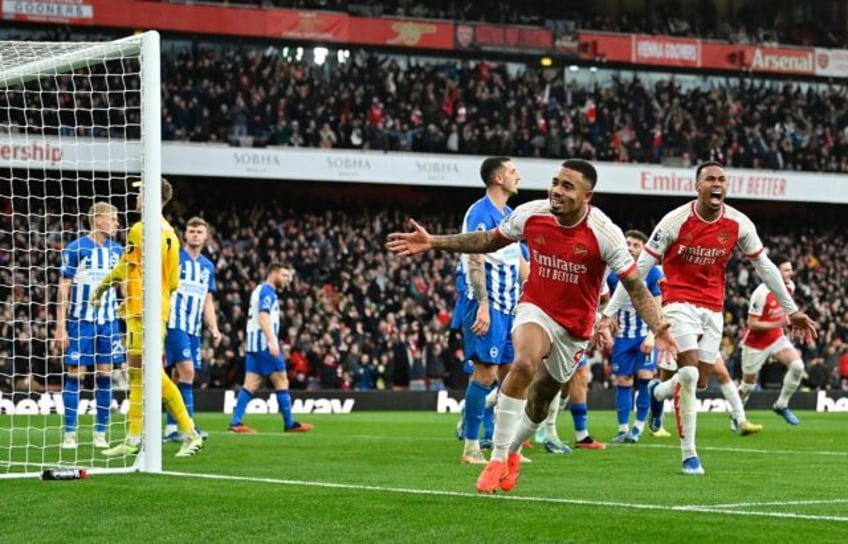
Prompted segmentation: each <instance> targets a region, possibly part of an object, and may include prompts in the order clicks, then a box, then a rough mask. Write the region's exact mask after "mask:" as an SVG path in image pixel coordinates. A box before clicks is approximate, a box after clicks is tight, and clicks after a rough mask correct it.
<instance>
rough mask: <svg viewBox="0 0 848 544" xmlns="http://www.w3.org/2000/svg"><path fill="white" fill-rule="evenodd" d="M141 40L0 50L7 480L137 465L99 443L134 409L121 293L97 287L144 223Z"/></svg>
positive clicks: (1, 438)
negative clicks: (95, 300)
mask: <svg viewBox="0 0 848 544" xmlns="http://www.w3.org/2000/svg"><path fill="white" fill-rule="evenodd" d="M140 41H141V37H140V36H139V37H133V38H127V39H124V40H119V41H117V42H104V43H49V42H0V207H1V208H2V213H0V476H2V475H11V476H14V475H23V474H37V473H39V472H40V471H42V470H44V469H46V468H53V467H59V466H72V467H80V468H87V469H90V470H93V471H98V470H101V469H102V470H114V469H123V470H126V469H128V468H129V467H131V466H132V464H133V463H135V458H134V457H132V456H130V457H118V458H107V457H106V456H104V455H103V454H102V451H103V449H104V448H103V446H104V444H103V443H102V440H100V441H98V440H97V438H98V436H99V437H100V438H105V440H106V441H107V443H108V444H109V445H115V444H116V443H119V442H120V441H121V440H122V439H123V437H124V434H125V432H126V413H127V408H128V401H127V392H126V363H125V355H124V347H123V340H122V330H123V324H122V323H121V321H120V320H119V319H118V311H119V308H118V307H119V305H120V304H121V289H115V290H113V291H112V292H110V293H107V295H106V296H105V297H104V298H103V304H102V305H100V306H99V307H96V306H94V305H92V304H91V293H92V291H93V289H94V287H95V286H96V285H97V284H98V283H99V282H100V280H101V279H102V278H103V277H104V276H105V275H106V273H107V272H108V271H109V269H110V268H111V266H112V265H114V264H115V262H116V261H117V258H118V257H119V255H120V252H121V251H122V248H123V244H124V241H125V235H126V232H127V229H128V226H129V225H131V224H132V223H134V222H135V221H137V220H138V219H139V214H138V212H136V211H135V210H136V195H135V194H134V192H136V191H138V189H135V188H134V187H133V181H135V180H138V179H139V175H140V172H141V165H142V153H141V149H142V147H141V138H142V130H141V108H142V105H143V97H142V91H141V89H142V84H141V82H142V78H141V75H142V74H141V52H140V51H141V49H140ZM92 212H93V213H92ZM74 407H75V408H76V409H75V410H74ZM100 433H102V434H100Z"/></svg>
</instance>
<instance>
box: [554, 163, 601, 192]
mask: <svg viewBox="0 0 848 544" xmlns="http://www.w3.org/2000/svg"><path fill="white" fill-rule="evenodd" d="M562 167H563V168H568V169H570V170H576V171H578V172H580V173H581V174H582V175H583V177H584V178H585V179H586V181H588V182H589V185H591V186H592V189H594V188H595V184H597V183H598V171H597V170H596V169H595V167H594V166H592V163H590V162H589V161H587V160H583V159H566V160H565V161H563V163H562Z"/></svg>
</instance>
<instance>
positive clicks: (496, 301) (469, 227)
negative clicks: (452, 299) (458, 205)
mask: <svg viewBox="0 0 848 544" xmlns="http://www.w3.org/2000/svg"><path fill="white" fill-rule="evenodd" d="M510 213H512V208H510V207H509V206H504V209H503V211H501V210H499V209H498V208H497V206H495V204H494V203H493V202H492V201H491V200H489V197H488V196H483V198H481V199H480V200H478V201H477V202H475V203H474V204H472V205H471V207H470V208H468V211H467V212H466V213H465V219H464V220H463V221H462V232H474V231H479V230H484V231H485V230H492V229H494V228H496V227H497V226H498V225H500V224H501V221H502V220H503V219H504V217H506V216H508V215H509V214H510ZM520 257H521V247H520V245H519V244H518V243H517V242H516V243H514V244H509V245H508V246H506V247H503V248H501V249H499V250H497V251H493V252H492V253H486V254H485V255H484V259H485V264H484V265H485V271H486V292H487V293H488V294H489V305H490V306H491V307H492V309H494V310H497V311H499V312H501V313H505V314H509V313H512V311H513V309H514V308H515V305H516V304H517V303H518V297H519V296H520V295H521V280H520V278H519V275H518V271H519V263H520V260H521V259H520ZM461 271H462V273H463V274H464V276H465V277H464V281H465V285H466V289H465V291H466V293H465V296H466V298H469V299H472V298H474V293H473V291H472V289H471V280H470V278H469V276H468V255H463V256H462V262H461Z"/></svg>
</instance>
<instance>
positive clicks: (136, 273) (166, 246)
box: [93, 178, 203, 457]
mask: <svg viewBox="0 0 848 544" xmlns="http://www.w3.org/2000/svg"><path fill="white" fill-rule="evenodd" d="M139 185H140V183H136V184H135V186H139ZM172 194H173V188H172V187H171V184H170V183H169V182H168V180H166V179H165V178H162V207H163V208H164V207H165V204H167V203H168V201H169V200H171V196H172ZM143 200H144V199H143V195H142V193H141V190H140V191H139V195H138V201H137V204H136V209H137V210H138V211H141V208H142V202H143ZM141 237H142V222H141V221H138V222H137V223H135V224H134V225H133V226H132V227H131V228H130V232H129V234H128V235H127V245H126V250H125V251H124V254H123V255H122V256H121V259H120V260H119V261H118V264H117V265H115V267H114V268H113V269H112V270H111V271H110V272H109V274H108V275H107V276H106V277H105V278H103V280H102V281H101V282H100V285H98V286H97V289H96V290H95V292H94V295H93V300H94V302H95V304H98V303H99V301H100V298H101V297H102V296H103V294H104V293H106V292H107V291H108V290H109V289H110V288H112V287H113V286H114V285H116V284H119V283H121V282H126V299H125V300H124V303H123V304H122V305H121V309H120V310H121V316H122V317H123V318H124V319H125V320H126V322H127V360H128V362H129V377H130V412H129V432H128V433H127V438H126V440H125V441H124V443H122V444H119V445H117V446H115V447H114V448H110V449H107V450H103V452H102V453H103V455H105V456H107V457H119V456H125V455H133V454H137V453H138V452H139V449H140V448H141V429H142V401H141V397H142V380H141V378H142V369H141V351H142V334H143V333H142V319H141V314H142V310H143V308H142V274H143V270H142V259H141V248H142V243H141ZM179 267H180V242H179V239H178V238H177V235H176V233H175V232H174V229H173V227H171V225H170V224H169V223H168V222H167V221H166V220H165V218H164V217H163V218H162V293H161V296H162V329H161V331H160V334H161V337H162V338H163V339H164V336H165V323H166V321H167V320H168V315H169V313H170V303H171V293H172V292H173V291H175V290H176V289H177V287H178V286H179V281H180V268H179ZM148 332H151V333H152V332H153V331H148ZM162 400H163V402H164V404H165V408H166V409H167V410H168V412H170V413H171V415H172V416H173V418H174V419H175V420H176V422H177V428H178V429H179V430H180V433H181V434H182V436H183V442H182V446H181V447H180V450H179V451H178V452H177V455H176V456H177V457H190V456H192V455H194V454H195V453H197V452H198V451H200V450H201V449H202V448H203V438H201V437H200V435H199V434H198V433H197V432H196V431H195V430H194V422H192V420H191V418H190V417H189V415H188V411H187V410H186V407H185V403H183V399H182V396H181V395H180V390H179V389H178V388H177V386H176V385H174V382H172V381H171V379H170V378H169V377H168V375H167V374H166V373H165V369H164V368H162Z"/></svg>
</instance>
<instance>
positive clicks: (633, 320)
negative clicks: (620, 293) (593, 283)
mask: <svg viewBox="0 0 848 544" xmlns="http://www.w3.org/2000/svg"><path fill="white" fill-rule="evenodd" d="M662 279H663V273H662V269H661V268H660V267H659V266H654V267H653V268H651V270H649V271H648V275H647V276H645V285H646V286H647V287H648V291H650V293H651V294H652V295H654V296H655V297H656V296H659V295H661V294H662V291H661V290H660V281H662ZM607 285H609V288H610V293H614V292H615V288H616V286H617V285H618V276H616V275H615V274H614V273H612V272H610V274H609V275H608V276H607ZM616 319H617V320H618V334H616V337H617V338H644V337H646V336H648V332H649V331H650V330H651V329H650V328H649V327H648V325H647V323H645V322H644V321H643V320H642V318H641V317H640V316H639V314H638V313H637V312H636V310H635V308H633V303H632V302H631V301H630V297H627V302H625V303H624V304H623V305H622V306H621V309H620V310H619V311H618V312H617V313H616Z"/></svg>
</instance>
